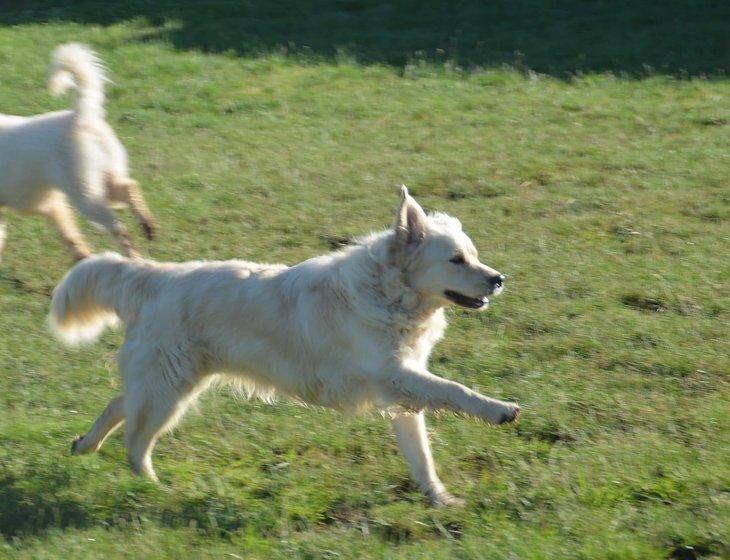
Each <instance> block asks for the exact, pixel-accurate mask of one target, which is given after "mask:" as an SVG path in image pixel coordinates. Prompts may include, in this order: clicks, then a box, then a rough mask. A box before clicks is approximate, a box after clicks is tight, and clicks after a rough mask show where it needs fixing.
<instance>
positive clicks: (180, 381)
mask: <svg viewBox="0 0 730 560" xmlns="http://www.w3.org/2000/svg"><path fill="white" fill-rule="evenodd" d="M123 352H124V349H123ZM125 357H126V356H122V355H120V367H122V369H123V374H124V380H125V387H126V388H125V393H124V413H125V418H126V422H127V431H126V444H127V458H128V459H129V463H130V465H131V466H132V470H133V471H134V472H135V473H136V474H139V475H141V476H144V477H147V478H149V479H152V480H157V476H156V475H155V471H154V469H153V468H152V450H153V448H154V446H155V443H156V442H157V439H158V438H159V437H160V436H161V435H162V434H163V433H164V432H166V431H168V430H169V429H171V428H172V427H173V426H174V425H175V423H176V422H177V421H178V420H179V419H180V418H181V417H182V415H183V414H184V413H185V411H186V410H187V408H188V406H189V405H190V403H192V402H193V401H194V400H195V398H196V397H197V396H198V394H200V392H201V391H202V390H204V389H205V388H206V387H207V383H205V382H204V381H202V380H201V379H200V378H199V377H198V376H197V375H196V372H195V368H194V366H193V363H194V362H193V360H192V359H191V358H192V356H189V355H187V354H186V353H185V351H184V350H182V349H180V348H175V350H174V351H172V352H170V351H165V349H160V348H157V349H155V351H154V353H150V355H149V356H148V357H147V358H145V357H144V356H140V355H137V356H134V355H133V356H132V357H131V360H130V362H129V363H126V360H125V359H124V358H125ZM122 364H124V365H123V366H122Z"/></svg>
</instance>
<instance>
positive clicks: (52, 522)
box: [0, 470, 90, 538]
mask: <svg viewBox="0 0 730 560" xmlns="http://www.w3.org/2000/svg"><path fill="white" fill-rule="evenodd" d="M70 482H71V481H70V478H69V476H68V474H67V473H65V472H64V471H61V470H56V471H50V472H43V473H36V474H31V475H30V476H28V477H23V478H16V477H15V476H13V475H11V474H3V475H0V535H2V536H3V537H5V538H10V537H14V536H16V535H20V534H38V533H42V532H44V531H45V530H47V529H49V528H65V527H69V526H72V527H86V526H88V525H89V524H90V518H89V515H88V513H87V511H86V508H85V507H84V506H83V504H81V503H80V502H78V501H77V500H76V499H74V498H72V497H70V496H67V495H62V494H67V491H68V488H69V485H70Z"/></svg>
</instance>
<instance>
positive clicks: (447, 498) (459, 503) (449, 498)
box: [429, 490, 466, 508]
mask: <svg viewBox="0 0 730 560" xmlns="http://www.w3.org/2000/svg"><path fill="white" fill-rule="evenodd" d="M429 500H430V502H431V505H432V506H433V507H437V508H442V507H453V508H463V507H464V506H466V501H465V500H462V499H461V498H457V497H456V496H454V495H453V494H451V493H449V492H447V491H446V490H443V491H441V492H439V493H437V494H432V495H431V496H429Z"/></svg>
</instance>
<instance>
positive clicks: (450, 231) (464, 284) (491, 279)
mask: <svg viewBox="0 0 730 560" xmlns="http://www.w3.org/2000/svg"><path fill="white" fill-rule="evenodd" d="M393 229H394V231H395V236H394V241H393V246H392V248H391V258H392V259H393V263H394V264H395V265H396V266H398V267H399V268H401V270H403V272H404V273H405V277H406V280H407V283H408V285H409V286H410V287H411V288H412V289H414V290H415V291H416V292H417V293H418V295H419V296H420V297H421V298H422V299H423V300H426V301H430V302H433V304H434V305H446V304H448V303H455V304H456V305H460V306H461V307H466V308H469V309H486V307H487V305H488V303H489V299H488V296H490V295H492V294H494V295H496V294H498V293H500V292H501V291H502V284H503V282H504V276H503V275H502V274H500V273H499V272H497V271H496V270H494V269H493V268H490V267H488V266H487V265H485V264H482V263H481V262H479V257H478V255H477V250H476V248H475V247H474V244H473V243H472V242H471V239H469V237H468V236H467V235H466V234H465V233H464V232H463V231H462V229H461V222H459V220H457V219H456V218H452V217H450V216H447V215H446V214H440V213H437V214H432V215H429V216H427V215H426V213H425V212H424V211H423V209H422V208H421V207H420V206H419V204H418V203H417V202H416V201H415V199H414V198H413V197H412V196H410V195H409V194H408V189H406V187H405V186H403V187H402V189H401V203H400V206H399V208H398V212H397V213H396V218H395V223H394V225H393Z"/></svg>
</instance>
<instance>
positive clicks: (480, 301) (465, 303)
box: [444, 290, 489, 309]
mask: <svg viewBox="0 0 730 560" xmlns="http://www.w3.org/2000/svg"><path fill="white" fill-rule="evenodd" d="M444 295H445V296H446V297H447V298H449V299H450V300H451V301H452V302H454V303H455V304H456V305H460V306H461V307H467V308H469V309H480V308H482V307H484V306H485V305H487V304H488V303H489V300H488V299H487V298H486V297H481V298H473V297H469V296H465V295H464V294H460V293H458V292H452V291H451V290H446V291H445V292H444Z"/></svg>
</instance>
